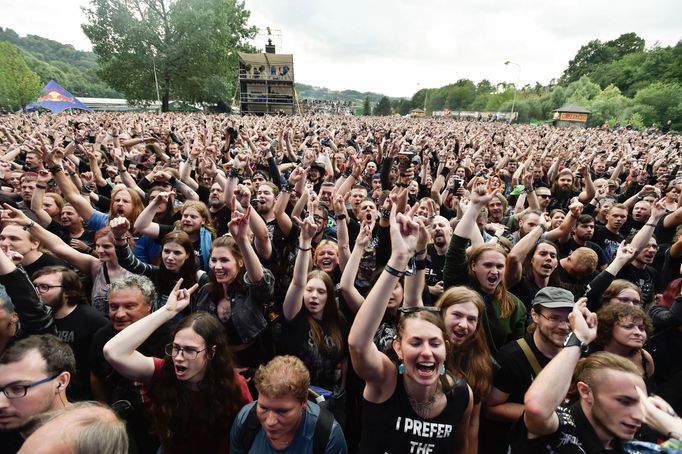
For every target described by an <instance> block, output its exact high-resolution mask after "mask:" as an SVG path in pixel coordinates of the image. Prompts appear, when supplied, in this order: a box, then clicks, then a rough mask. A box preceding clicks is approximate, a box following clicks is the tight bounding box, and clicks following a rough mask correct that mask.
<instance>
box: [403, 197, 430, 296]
mask: <svg viewBox="0 0 682 454" xmlns="http://www.w3.org/2000/svg"><path fill="white" fill-rule="evenodd" d="M416 208H417V204H416V203H415V205H414V207H412V210H410V213H408V216H411V217H413V216H414V212H415V211H416ZM415 221H416V222H417V225H418V233H417V245H416V249H417V252H416V253H415V255H414V264H415V269H414V272H413V273H412V274H411V275H408V274H406V275H405V292H404V294H403V295H404V296H403V306H404V307H415V306H423V305H424V302H423V301H422V294H423V293H424V285H426V263H425V260H426V245H427V243H428V242H429V233H428V232H427V231H426V227H424V223H423V222H422V220H421V219H419V218H415Z"/></svg>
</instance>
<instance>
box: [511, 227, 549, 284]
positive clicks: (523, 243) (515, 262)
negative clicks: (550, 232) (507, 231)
mask: <svg viewBox="0 0 682 454" xmlns="http://www.w3.org/2000/svg"><path fill="white" fill-rule="evenodd" d="M544 233H545V229H544V226H543V225H537V226H535V228H533V230H531V231H530V232H528V234H526V236H524V237H523V238H521V239H520V240H519V242H518V243H516V244H515V245H514V247H513V248H512V250H511V251H509V255H507V264H506V266H505V267H504V284H505V285H506V286H507V288H510V287H513V286H514V285H516V284H517V283H518V282H519V281H520V280H521V275H522V273H523V262H524V260H526V257H528V254H529V253H530V251H531V249H533V247H534V246H535V245H536V244H537V243H538V241H540V238H541V237H542V235H543V234H544Z"/></svg>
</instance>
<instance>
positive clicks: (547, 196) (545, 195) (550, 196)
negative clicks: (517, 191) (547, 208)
mask: <svg viewBox="0 0 682 454" xmlns="http://www.w3.org/2000/svg"><path fill="white" fill-rule="evenodd" d="M536 196H537V197H542V198H543V199H550V198H552V194H536Z"/></svg>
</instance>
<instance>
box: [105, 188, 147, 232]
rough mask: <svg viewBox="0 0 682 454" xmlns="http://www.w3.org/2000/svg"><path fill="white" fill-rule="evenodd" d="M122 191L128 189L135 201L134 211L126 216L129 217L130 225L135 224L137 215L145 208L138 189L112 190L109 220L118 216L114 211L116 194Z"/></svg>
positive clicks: (133, 201) (132, 199) (131, 198)
mask: <svg viewBox="0 0 682 454" xmlns="http://www.w3.org/2000/svg"><path fill="white" fill-rule="evenodd" d="M121 191H128V194H130V200H131V201H132V203H133V211H132V212H131V213H130V215H129V216H126V218H127V219H128V222H130V225H131V226H133V225H135V221H136V220H137V217H138V216H139V215H140V213H142V211H143V210H144V202H143V201H142V197H140V194H139V193H138V192H137V191H135V190H133V189H130V188H118V189H114V190H113V191H111V206H110V207H109V220H110V221H111V220H112V219H114V218H115V217H117V216H116V213H115V212H114V209H115V205H114V199H115V198H116V195H117V194H118V193H119V192H121ZM131 229H132V227H131Z"/></svg>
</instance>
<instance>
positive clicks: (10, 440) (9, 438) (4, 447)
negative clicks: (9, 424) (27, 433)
mask: <svg viewBox="0 0 682 454" xmlns="http://www.w3.org/2000/svg"><path fill="white" fill-rule="evenodd" d="M23 444H24V437H22V436H21V433H20V432H19V431H18V430H8V431H2V430H0V454H15V453H16V452H18V451H19V450H20V449H21V445H23Z"/></svg>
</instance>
